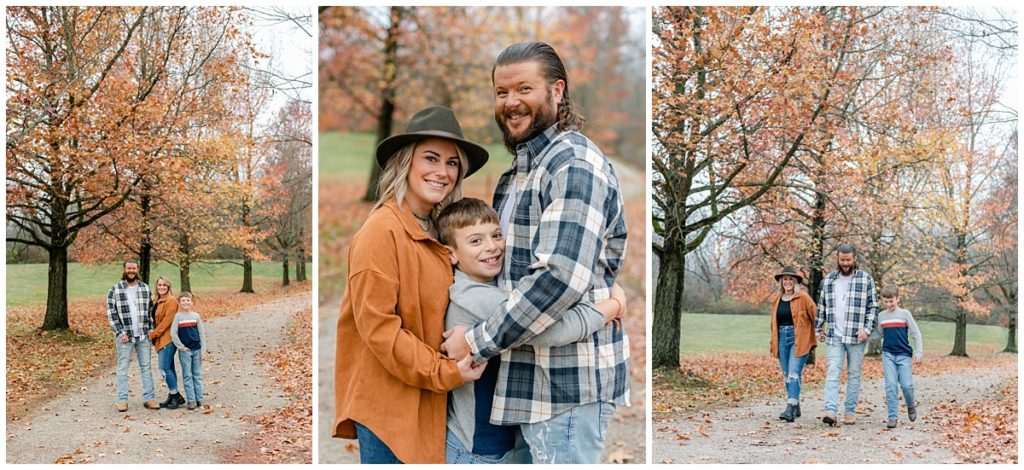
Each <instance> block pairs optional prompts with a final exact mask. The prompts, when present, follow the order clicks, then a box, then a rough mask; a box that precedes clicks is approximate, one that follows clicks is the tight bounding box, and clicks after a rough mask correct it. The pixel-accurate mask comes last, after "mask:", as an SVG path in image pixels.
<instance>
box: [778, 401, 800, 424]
mask: <svg viewBox="0 0 1024 470" xmlns="http://www.w3.org/2000/svg"><path fill="white" fill-rule="evenodd" d="M795 409H796V407H795V406H793V405H789V404H787V405H786V411H783V412H782V414H781V415H779V419H781V420H784V421H788V422H790V423H792V422H793V419H794V418H795V416H794V415H793V412H794V411H795Z"/></svg>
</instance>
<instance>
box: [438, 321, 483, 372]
mask: <svg viewBox="0 0 1024 470" xmlns="http://www.w3.org/2000/svg"><path fill="white" fill-rule="evenodd" d="M467 331H469V328H466V327H465V326H463V325H456V326H455V328H452V329H450V330H448V331H445V332H444V333H443V336H444V337H445V338H446V339H445V340H444V342H443V343H441V352H443V353H445V354H447V355H448V357H450V358H452V359H463V358H465V357H466V356H471V355H470V354H469V352H470V351H469V343H467V342H466V332H467ZM470 360H472V359H470ZM474 380H475V379H474Z"/></svg>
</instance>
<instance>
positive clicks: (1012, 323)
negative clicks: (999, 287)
mask: <svg viewBox="0 0 1024 470" xmlns="http://www.w3.org/2000/svg"><path fill="white" fill-rule="evenodd" d="M1006 330H1007V331H1006V333H1007V336H1006V348H1004V349H1003V352H1008V353H1016V352H1017V303H1016V301H1014V303H1013V304H1011V305H1010V313H1009V314H1008V315H1007V318H1006Z"/></svg>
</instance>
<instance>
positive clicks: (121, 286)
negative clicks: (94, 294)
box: [107, 281, 156, 342]
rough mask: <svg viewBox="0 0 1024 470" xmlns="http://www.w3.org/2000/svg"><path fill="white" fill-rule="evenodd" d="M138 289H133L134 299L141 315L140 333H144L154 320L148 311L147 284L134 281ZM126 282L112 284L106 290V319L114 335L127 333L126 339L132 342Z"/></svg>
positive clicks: (147, 331)
mask: <svg viewBox="0 0 1024 470" xmlns="http://www.w3.org/2000/svg"><path fill="white" fill-rule="evenodd" d="M136 282H137V283H138V284H137V287H138V289H137V290H136V291H135V299H134V301H135V302H136V304H137V305H138V306H139V314H140V316H141V317H142V334H143V335H146V334H148V333H149V330H152V329H153V325H155V324H156V320H155V319H154V318H153V314H152V313H151V312H150V311H149V302H150V291H149V286H147V285H146V283H144V282H142V281H136ZM128 302H129V299H128V283H127V282H124V281H121V282H118V283H117V284H114V287H111V288H110V291H109V292H107V321H108V322H110V328H111V329H112V330H114V337H115V338H117V337H120V336H121V334H122V333H127V334H128V340H129V341H132V342H134V341H135V338H134V337H133V335H132V334H131V331H132V311H131V308H130V307H129V304H128Z"/></svg>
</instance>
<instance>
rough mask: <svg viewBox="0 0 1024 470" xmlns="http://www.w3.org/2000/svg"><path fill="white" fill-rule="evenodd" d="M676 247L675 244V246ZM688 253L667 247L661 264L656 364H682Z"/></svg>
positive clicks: (675, 366)
mask: <svg viewBox="0 0 1024 470" xmlns="http://www.w3.org/2000/svg"><path fill="white" fill-rule="evenodd" d="M673 248H674V247H673ZM685 268H686V255H685V254H683V253H682V251H681V250H679V249H669V244H666V250H665V251H664V252H663V256H662V257H661V259H660V265H659V268H658V289H657V291H655V293H654V325H653V328H652V334H653V338H652V339H653V341H652V343H651V345H652V346H653V350H654V353H653V355H652V356H651V360H652V364H653V366H654V367H655V368H665V369H678V368H679V341H680V332H681V325H680V321H681V320H682V313H683V282H684V281H685V279H686V269H685Z"/></svg>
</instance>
